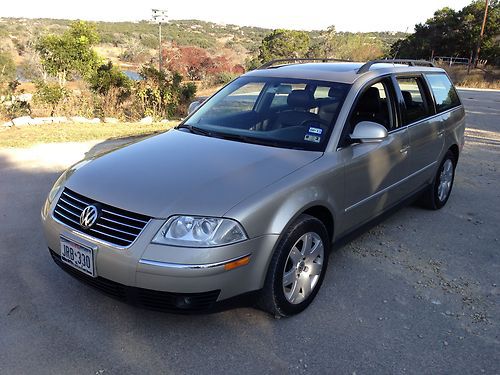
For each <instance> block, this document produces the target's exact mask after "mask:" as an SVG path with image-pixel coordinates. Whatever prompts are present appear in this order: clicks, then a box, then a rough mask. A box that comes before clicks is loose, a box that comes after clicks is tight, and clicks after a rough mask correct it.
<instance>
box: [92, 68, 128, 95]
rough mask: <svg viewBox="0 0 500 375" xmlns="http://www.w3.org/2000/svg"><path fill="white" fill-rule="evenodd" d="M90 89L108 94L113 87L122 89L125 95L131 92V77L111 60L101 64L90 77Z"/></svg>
mask: <svg viewBox="0 0 500 375" xmlns="http://www.w3.org/2000/svg"><path fill="white" fill-rule="evenodd" d="M89 84H90V89H91V90H92V91H94V92H96V93H98V94H101V95H106V94H107V93H108V92H109V91H110V90H111V89H118V90H120V91H121V92H122V93H123V95H124V96H128V95H129V94H130V85H131V82H130V79H129V78H128V77H127V76H126V75H125V74H124V73H123V72H121V71H120V70H119V69H118V68H117V67H115V66H114V65H113V63H112V62H111V61H108V62H107V63H106V64H102V65H101V66H99V67H98V68H97V69H96V70H95V71H94V72H93V74H92V75H91V76H90V77H89Z"/></svg>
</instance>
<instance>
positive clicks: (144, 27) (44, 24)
mask: <svg viewBox="0 0 500 375" xmlns="http://www.w3.org/2000/svg"><path fill="white" fill-rule="evenodd" d="M70 22H71V21H70V20H58V19H25V18H0V49H2V50H4V51H10V52H11V53H12V55H13V57H14V60H15V61H16V63H17V64H19V65H22V64H27V63H29V62H30V60H32V53H30V51H31V52H32V49H31V47H32V46H33V44H34V42H35V41H36V39H37V38H38V37H39V36H40V35H42V34H46V33H56V34H57V33H61V32H63V31H64V30H65V29H66V28H67V27H68V25H69V23H70ZM95 24H96V26H97V30H98V31H99V33H100V37H101V43H100V45H99V47H98V52H99V53H100V54H101V55H102V56H104V57H106V58H109V59H111V60H112V61H114V62H115V63H118V64H120V65H122V66H130V67H131V69H134V67H137V66H138V65H139V64H141V63H144V62H147V61H150V60H151V59H154V58H156V55H157V52H156V51H157V48H158V26H157V25H156V24H152V23H150V22H148V21H140V22H95ZM269 32H271V29H265V28H260V27H251V26H237V25H220V24H216V23H212V22H205V21H199V20H172V21H170V22H169V23H168V24H166V25H163V26H162V34H163V40H164V42H165V45H166V46H167V47H168V44H169V43H171V42H174V43H176V44H178V45H193V46H197V47H201V48H205V49H207V50H208V51H209V52H210V53H212V54H214V55H220V54H224V55H226V56H228V57H229V58H230V59H231V60H232V61H234V62H235V63H240V64H242V63H244V61H245V59H246V58H247V56H248V55H249V54H250V53H251V52H252V51H256V50H257V48H258V46H259V45H260V43H261V40H262V38H263V37H264V36H265V35H266V34H268V33H269ZM363 34H364V35H366V36H369V37H370V38H374V39H379V40H381V42H382V44H383V46H384V48H386V49H388V48H389V46H390V45H391V44H392V43H393V42H395V41H396V40H398V39H401V38H403V37H404V36H405V35H407V34H405V33H393V32H371V33H363ZM309 35H310V37H311V39H312V41H314V40H315V39H317V38H318V37H319V35H320V31H311V32H309Z"/></svg>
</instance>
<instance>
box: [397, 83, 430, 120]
mask: <svg viewBox="0 0 500 375" xmlns="http://www.w3.org/2000/svg"><path fill="white" fill-rule="evenodd" d="M396 80H397V82H398V85H399V88H400V89H401V94H402V95H403V99H404V102H405V109H404V111H403V122H404V124H405V125H408V124H411V123H413V122H416V121H419V120H421V119H423V118H425V117H427V116H429V114H430V112H429V106H428V105H427V101H426V100H425V99H426V96H425V92H424V88H423V85H422V78H420V77H397V78H396Z"/></svg>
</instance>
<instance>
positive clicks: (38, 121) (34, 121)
mask: <svg viewBox="0 0 500 375" xmlns="http://www.w3.org/2000/svg"><path fill="white" fill-rule="evenodd" d="M51 123H52V120H46V119H44V118H42V117H40V118H32V119H31V120H30V121H29V125H43V124H51Z"/></svg>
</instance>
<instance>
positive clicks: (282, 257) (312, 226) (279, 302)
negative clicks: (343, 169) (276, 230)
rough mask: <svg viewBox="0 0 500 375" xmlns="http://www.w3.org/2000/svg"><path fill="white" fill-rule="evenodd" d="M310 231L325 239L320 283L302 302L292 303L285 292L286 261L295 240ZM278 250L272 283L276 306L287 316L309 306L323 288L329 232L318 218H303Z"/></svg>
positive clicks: (328, 247) (281, 242)
mask: <svg viewBox="0 0 500 375" xmlns="http://www.w3.org/2000/svg"><path fill="white" fill-rule="evenodd" d="M308 232H314V233H316V234H318V235H319V236H320V238H321V241H323V247H324V256H323V258H324V259H323V267H322V269H321V274H320V277H319V280H318V283H317V284H316V286H315V288H314V290H313V291H312V293H311V294H310V295H309V296H308V297H307V298H306V299H305V300H304V301H302V302H301V303H299V304H292V303H290V302H288V301H287V299H286V297H285V293H284V291H283V272H284V268H285V262H286V261H287V259H288V255H289V253H290V250H291V248H292V246H293V245H294V244H295V242H296V241H297V240H298V239H299V238H300V237H301V236H302V235H303V234H305V233H308ZM276 251H277V252H278V253H277V256H278V259H277V262H276V263H275V267H274V270H273V272H274V275H273V276H274V277H273V285H272V288H273V293H272V294H273V297H274V301H275V304H276V308H277V309H278V310H279V312H280V313H281V315H285V316H287V315H294V314H297V313H299V312H301V311H303V310H304V309H305V308H306V307H307V306H309V304H310V303H311V302H312V301H313V300H314V297H316V294H317V293H318V291H319V289H320V288H321V284H322V283H323V279H324V277H325V273H326V269H327V266H328V257H329V252H330V240H329V237H328V233H327V231H326V229H325V226H324V225H323V224H322V223H321V221H319V220H318V219H316V218H313V217H307V218H304V219H303V220H301V221H299V222H298V223H297V225H295V226H294V227H293V229H292V230H291V232H288V235H287V236H286V237H284V238H283V239H282V240H281V241H280V243H279V245H278V247H277V249H276Z"/></svg>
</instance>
